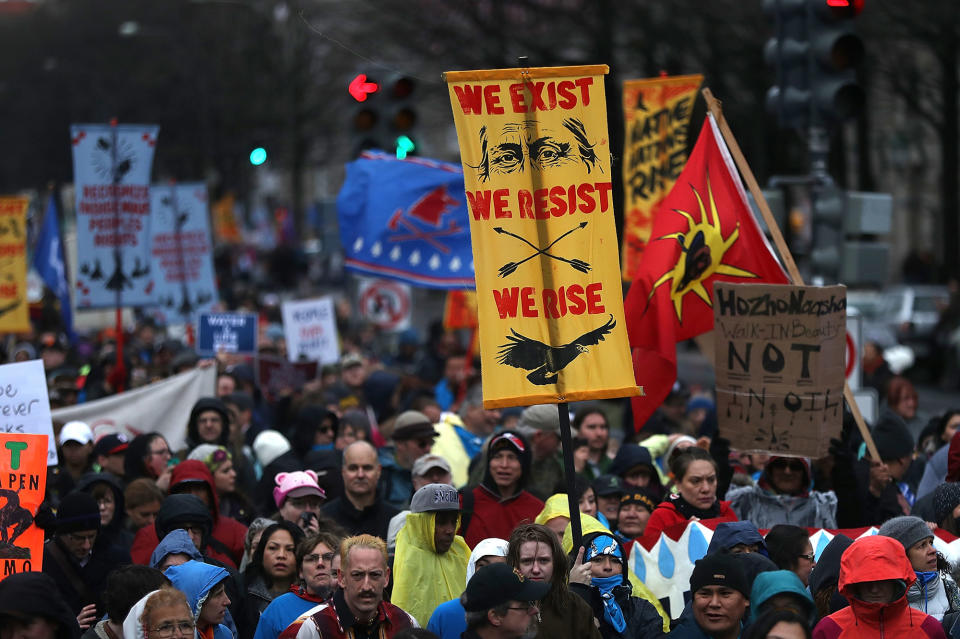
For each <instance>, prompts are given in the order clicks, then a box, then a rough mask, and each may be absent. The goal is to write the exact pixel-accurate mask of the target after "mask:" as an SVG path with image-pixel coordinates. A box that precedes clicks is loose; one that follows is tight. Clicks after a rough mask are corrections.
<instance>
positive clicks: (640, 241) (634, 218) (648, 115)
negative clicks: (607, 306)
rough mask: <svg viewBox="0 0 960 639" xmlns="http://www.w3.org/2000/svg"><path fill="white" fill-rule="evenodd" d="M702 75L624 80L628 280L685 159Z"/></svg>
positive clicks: (625, 260) (625, 270)
mask: <svg viewBox="0 0 960 639" xmlns="http://www.w3.org/2000/svg"><path fill="white" fill-rule="evenodd" d="M701 82H703V76H702V75H678V76H673V77H663V78H650V79H647V80H626V81H625V82H624V83H623V120H624V126H625V128H626V131H625V135H624V144H623V279H624V281H626V282H630V281H632V280H633V278H634V277H635V276H636V274H637V270H638V269H639V268H640V257H641V256H642V255H643V251H644V249H645V248H646V246H647V243H648V242H649V241H650V233H651V232H652V231H653V218H654V216H655V215H656V212H657V209H658V208H659V207H660V203H661V202H662V201H663V199H664V198H665V197H667V194H668V193H669V192H670V189H672V188H673V185H674V183H675V182H676V181H677V176H679V175H680V171H682V170H683V166H684V164H686V162H687V142H688V140H689V137H690V136H689V131H690V115H691V114H692V113H693V103H694V101H695V100H696V97H697V89H698V88H700V83H701Z"/></svg>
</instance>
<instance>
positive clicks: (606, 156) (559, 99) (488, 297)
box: [445, 65, 639, 408]
mask: <svg viewBox="0 0 960 639" xmlns="http://www.w3.org/2000/svg"><path fill="white" fill-rule="evenodd" d="M606 73H607V67H606V65H596V66H582V67H556V68H529V69H499V70H491V71H451V72H447V73H446V74H445V78H446V81H447V85H448V88H449V92H450V102H451V104H452V107H453V116H454V121H455V122H456V126H457V136H458V138H459V141H460V158H461V161H462V163H463V172H464V186H465V190H466V196H467V203H468V205H469V208H470V235H471V239H472V243H473V259H474V272H475V274H476V283H477V306H478V312H479V321H480V327H479V332H480V357H481V371H482V376H483V398H484V401H483V403H484V406H486V407H487V408H496V407H502V406H525V405H529V404H539V403H554V402H568V401H579V400H585V399H604V398H610V397H627V396H631V395H636V394H638V393H639V389H638V388H637V386H636V383H635V379H634V374H633V367H632V364H631V360H630V352H629V348H628V346H627V331H626V325H625V322H624V316H623V296H622V288H621V283H620V264H619V259H618V250H617V235H616V227H615V224H614V219H613V197H612V190H611V187H612V183H611V177H610V140H609V137H608V134H607V121H606V103H605V99H604V93H603V76H604V75H605V74H606Z"/></svg>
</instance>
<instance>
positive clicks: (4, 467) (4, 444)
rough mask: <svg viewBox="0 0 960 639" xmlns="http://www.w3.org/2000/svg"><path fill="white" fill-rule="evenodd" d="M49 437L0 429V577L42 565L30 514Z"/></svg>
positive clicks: (43, 478) (40, 488)
mask: <svg viewBox="0 0 960 639" xmlns="http://www.w3.org/2000/svg"><path fill="white" fill-rule="evenodd" d="M4 368H6V367H4ZM48 414H49V413H48ZM48 441H53V437H47V436H46V435H33V434H23V433H0V563H2V565H3V568H2V569H0V580H2V579H4V578H6V577H9V576H10V575H14V574H17V573H20V572H30V571H35V572H39V571H40V569H41V568H42V567H43V530H42V529H41V528H40V527H39V526H37V525H35V524H34V521H33V518H34V517H35V516H36V514H37V509H38V508H39V507H40V504H41V502H43V494H44V491H45V490H46V484H47V442H48Z"/></svg>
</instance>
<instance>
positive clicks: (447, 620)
mask: <svg viewBox="0 0 960 639" xmlns="http://www.w3.org/2000/svg"><path fill="white" fill-rule="evenodd" d="M427 630H429V631H430V632H432V633H433V634H435V635H437V636H438V637H440V639H460V635H461V634H463V633H464V632H466V631H467V617H466V612H465V611H464V609H463V604H461V603H460V600H459V599H451V600H450V601H445V602H443V603H442V604H440V605H439V606H437V607H436V608H435V609H434V611H433V614H432V615H430V621H428V622H427Z"/></svg>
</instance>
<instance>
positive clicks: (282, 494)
mask: <svg viewBox="0 0 960 639" xmlns="http://www.w3.org/2000/svg"><path fill="white" fill-rule="evenodd" d="M273 479H274V482H275V483H276V484H277V485H276V486H275V487H274V489H273V501H274V503H276V504H277V508H280V507H281V506H283V502H284V500H286V499H287V497H303V496H304V495H316V496H317V497H320V498H321V499H326V497H327V494H326V493H325V492H323V489H322V488H320V486H319V484H317V473H315V472H314V471H312V470H296V471H293V472H292V473H277V475H276V477H274V478H273Z"/></svg>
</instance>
